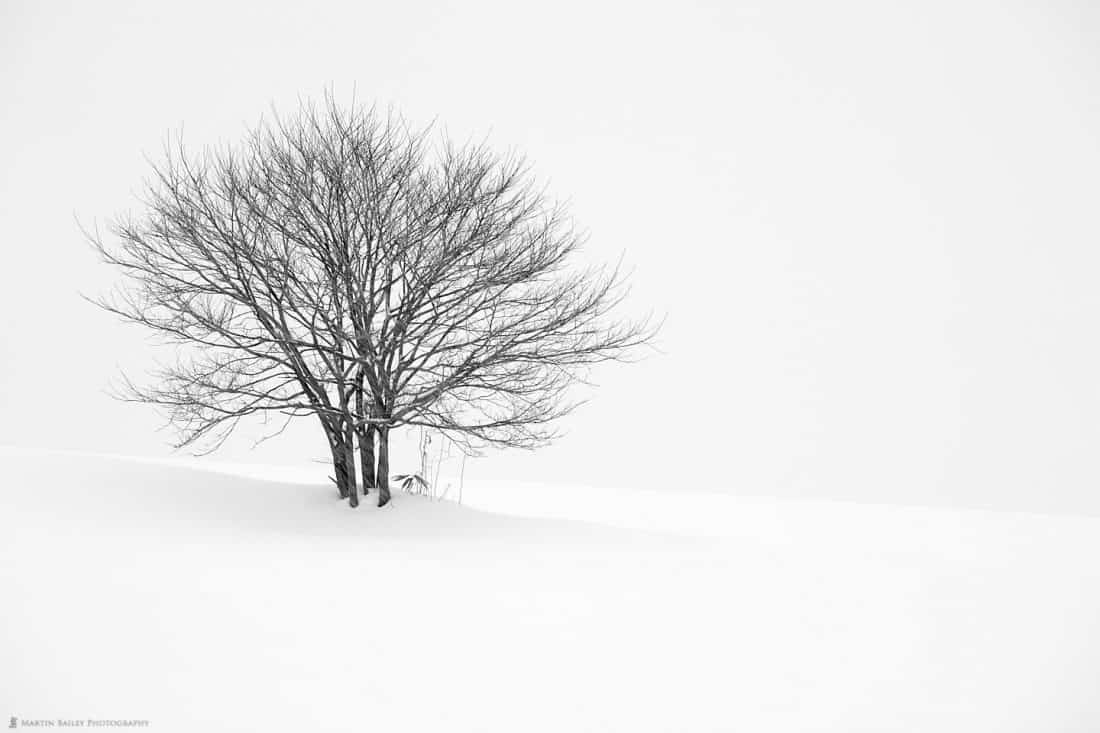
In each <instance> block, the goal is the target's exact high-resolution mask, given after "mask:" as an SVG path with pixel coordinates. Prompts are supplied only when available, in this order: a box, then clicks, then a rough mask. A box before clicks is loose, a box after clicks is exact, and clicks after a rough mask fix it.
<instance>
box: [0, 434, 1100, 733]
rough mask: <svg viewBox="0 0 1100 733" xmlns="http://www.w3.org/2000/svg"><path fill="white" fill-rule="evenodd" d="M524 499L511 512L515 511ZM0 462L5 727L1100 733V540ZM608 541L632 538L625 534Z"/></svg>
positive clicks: (807, 513) (100, 465)
mask: <svg viewBox="0 0 1100 733" xmlns="http://www.w3.org/2000/svg"><path fill="white" fill-rule="evenodd" d="M505 489H507V490H505ZM334 494H335V491H334V489H333V488H332V487H331V486H324V485H323V484H320V483H315V484H309V483H293V482H290V481H289V479H288V480H287V481H286V482H279V481H273V480H267V479H264V478H262V477H259V476H257V475H255V474H254V473H253V475H251V476H244V475H234V474H233V472H232V471H210V470H200V469H196V468H190V467H187V466H184V465H180V464H179V463H178V462H177V463H175V464H173V463H170V462H164V463H157V462H151V461H136V460H125V459H118V458H106V457H94V456H87V455H72V454H49V453H45V452H41V453H28V452H20V451H16V450H12V449H8V450H0V531H2V535H0V660H2V662H0V715H2V716H17V717H19V718H21V719H47V720H56V719H60V718H73V719H87V718H111V719H147V720H148V721H149V722H150V725H149V727H148V728H147V729H148V730H152V731H242V730H257V731H260V730H263V731H344V730H346V731H353V730H354V731H363V730H377V731H386V733H396V732H400V731H555V732H556V733H558V732H562V731H631V732H634V731H639V732H641V731H752V732H754V733H757V732H768V731H792V732H794V731H799V732H802V731H843V732H848V731H937V732H942V731H959V732H960V733H962V732H965V733H980V732H982V731H989V732H991V733H992V732H993V731H996V732H997V733H1003V732H1006V731H1020V732H1024V731H1027V732H1029V733H1030V732H1033V731H1043V732H1052V731H1097V730H1100V695H1098V694H1097V692H1098V690H1100V568H1098V565H1097V561H1096V560H1097V557H1098V556H1100V554H1098V550H1100V519H1096V518H1083V517H1082V518H1076V517H1060V516H1043V515H1026V514H1009V513H994V512H974V511H948V510H930V509H917V508H899V507H876V506H867V505H854V504H840V503H836V504H830V503H825V502H816V503H810V502H805V503H802V502H779V501H764V500H745V499H736V498H732V497H728V496H722V497H715V496H706V495H690V494H689V495H684V496H679V495H677V494H676V493H675V492H673V491H671V490H670V491H669V492H668V493H667V494H663V495H662V494H644V493H641V492H629V491H619V492H610V491H595V490H585V491H582V490H580V489H569V488H561V489H541V490H534V489H531V488H526V489H525V488H523V487H520V486H516V487H500V486H497V487H471V488H470V489H469V490H468V491H467V499H468V501H470V502H473V503H474V504H476V505H477V506H479V507H481V508H482V509H494V510H497V511H500V512H511V513H513V514H529V515H539V516H528V517H519V516H509V515H507V514H494V513H490V512H488V511H482V510H480V509H474V508H471V507H469V506H458V505H455V504H452V503H447V502H442V503H440V502H436V503H432V502H428V501H425V500H421V499H419V498H416V497H408V496H404V495H400V494H399V495H397V496H396V498H395V501H394V502H393V504H391V506H389V507H387V508H386V509H383V510H377V509H375V508H373V507H369V506H367V507H362V508H361V509H360V510H358V511H351V510H350V509H348V508H346V507H345V506H342V505H340V503H339V502H338V501H337V500H336V498H335V496H334ZM612 525H615V526H612Z"/></svg>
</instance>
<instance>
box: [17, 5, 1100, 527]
mask: <svg viewBox="0 0 1100 733" xmlns="http://www.w3.org/2000/svg"><path fill="white" fill-rule="evenodd" d="M1098 31H1100V12H1098V11H1097V10H1095V9H1094V8H1093V7H1092V6H1091V4H1090V3H1087V2H1031V3H1023V2H1017V3H1008V2H970V1H966V2H963V1H961V0H957V1H955V2H943V3H937V2H920V3H917V2H911V3H887V2H851V1H848V0H840V1H838V2H832V3H818V2H803V3H796V2H759V3H744V2H714V3H709V4H708V3H687V2H677V3H666V4H642V3H623V4H621V5H616V4H612V3H599V4H597V3H590V2H589V3H580V2H554V3H540V4H539V5H538V7H535V6H533V5H532V6H524V5H521V4H519V3H515V2H499V3H490V2H480V1H473V2H470V1H467V2H461V3H457V2H456V3H442V2H437V3H426V2H387V3H364V2H349V3H346V4H337V3H325V2H313V3H293V4H279V3H272V2H263V3H254V4H244V3H228V2H219V3H209V4H203V3H173V4H172V5H171V7H170V6H169V5H168V4H163V3H156V4H155V3H148V2H135V3H129V4H125V3H105V2H98V3H72V4H62V3H45V2H43V3H32V2H24V3H21V4H18V3H10V2H9V3H4V4H3V6H0V93H2V97H0V99H3V100H4V104H3V106H4V109H3V111H2V112H0V140H2V141H3V143H2V145H3V148H2V149H3V153H4V155H3V161H2V163H0V235H2V246H3V248H4V263H5V267H4V268H3V271H2V273H0V319H2V323H0V325H2V327H3V334H4V336H3V339H2V340H0V443H14V444H21V445H41V446H52V447H72V448H81V449H85V450H102V451H111V452H119V453H129V454H148V455H155V454H162V453H166V452H167V449H166V448H165V446H164V443H165V440H166V439H167V437H168V436H167V435H165V434H158V433H155V432H154V429H155V428H156V427H157V426H158V425H159V424H160V420H159V419H158V418H157V417H156V415H155V414H153V413H152V412H151V411H150V410H148V409H147V408H143V407H139V406H133V405H124V404H119V403H116V402H114V401H112V400H111V399H110V398H108V397H107V396H105V395H104V394H103V393H102V390H103V388H104V387H105V386H106V385H107V384H108V382H109V381H110V380H111V379H112V377H113V375H115V374H116V373H117V367H119V366H123V367H126V368H127V369H128V370H130V371H132V372H133V373H135V374H140V373H141V371H142V370H143V369H144V368H145V367H147V366H148V365H149V364H150V362H151V359H152V358H153V352H152V351H151V349H150V347H149V344H148V343H146V341H145V340H144V337H143V335H142V334H141V333H140V332H138V331H136V330H133V328H131V327H124V326H122V325H119V324H116V323H115V322H114V321H113V320H112V319H111V318H110V317H109V316H107V315H105V314H103V313H101V312H99V311H97V310H95V309H94V308H93V307H91V306H89V305H87V304H85V303H84V302H83V301H81V300H80V299H79V298H78V296H77V292H78V291H79V290H83V291H85V292H88V293H96V292H99V291H101V290H102V289H103V288H105V287H106V286H107V285H108V283H110V282H111V280H112V275H111V273H110V272H109V271H107V270H106V269H105V268H103V267H101V266H99V265H98V264H97V263H96V261H95V259H94V257H93V256H92V254H91V252H90V251H89V250H88V248H87V247H86V245H85V243H84V242H83V241H82V239H81V237H80V235H79V232H78V230H77V228H76V225H75V223H74V220H73V215H74V214H76V215H79V216H80V217H81V218H82V220H84V221H86V222H93V221H94V220H95V219H96V218H101V219H102V218H105V217H107V216H109V215H111V214H113V213H115V212H118V211H121V210H125V209H126V208H127V207H128V206H130V205H131V203H132V201H133V199H132V192H133V191H134V190H136V189H137V187H138V185H139V183H140V181H141V178H142V176H143V175H144V173H145V172H146V170H147V166H146V163H145V161H144V159H143V155H151V156H156V155H157V154H158V151H159V149H160V146H161V144H162V142H163V141H164V140H165V138H166V136H167V135H168V133H169V132H171V131H174V130H178V129H179V128H180V127H181V126H182V127H183V129H184V132H185V135H186V137H187V138H188V139H189V140H191V141H192V142H195V143H203V142H209V141H213V140H217V139H219V138H221V139H230V140H232V139H236V138H237V137H239V135H240V134H241V132H242V131H243V130H244V127H245V125H247V124H251V123H253V122H255V121H256V119H257V118H258V117H259V116H260V115H261V114H262V113H263V112H265V110H267V109H268V107H269V105H270V104H272V103H274V104H276V105H277V106H280V107H286V106H289V105H293V104H294V103H295V100H296V98H297V97H298V95H306V96H316V95H317V94H318V93H320V92H321V91H322V90H323V88H324V87H325V86H326V85H331V86H332V87H333V88H334V89H335V90H336V92H337V94H339V95H343V96H344V98H348V97H350V93H351V91H352V88H353V86H354V88H355V89H356V93H357V95H358V97H359V98H361V99H363V100H367V101H377V102H379V103H381V104H383V105H385V104H390V103H392V104H394V105H396V106H397V107H398V108H399V109H400V110H402V111H403V112H404V113H405V114H406V115H407V116H408V117H409V118H410V119H411V120H413V121H414V122H427V121H429V120H431V119H433V118H438V120H439V121H440V123H441V124H443V125H444V126H445V127H446V128H447V129H448V130H449V131H450V133H451V134H452V135H453V136H455V137H458V138H466V137H477V138H480V137H483V136H485V135H486V134H487V135H488V136H489V140H490V141H491V142H492V143H493V144H495V145H497V146H499V147H500V148H515V149H518V150H519V151H522V152H524V153H526V154H528V155H529V157H530V158H531V160H532V161H533V163H534V164H535V168H536V170H537V172H538V173H539V174H540V175H542V176H543V177H544V178H546V179H547V180H549V182H550V185H551V190H552V192H553V193H554V194H556V195H558V196H561V197H564V198H569V199H570V200H571V201H572V204H573V212H574V213H575V215H576V216H577V218H578V220H579V222H580V223H581V224H582V225H583V226H585V227H586V228H587V229H588V230H589V231H590V233H591V244H590V250H589V252H590V255H591V256H592V257H593V258H596V259H614V258H616V257H617V256H618V255H619V254H620V253H622V254H625V257H626V260H627V262H628V263H629V264H630V265H632V266H633V267H634V268H635V271H634V283H635V287H634V291H633V294H632V299H631V307H632V308H634V309H635V310H636V311H637V312H639V313H644V312H645V311H647V310H648V309H649V308H651V307H652V308H653V309H655V310H657V311H661V312H667V313H668V321H667V325H666V329H665V331H664V334H663V337H662V340H661V346H662V348H663V349H664V351H665V352H666V353H665V355H663V356H659V357H654V358H651V359H649V360H648V361H646V362H644V363H641V364H636V365H632V366H623V367H611V368H608V369H605V370H602V371H601V372H600V373H599V375H598V377H599V380H600V381H601V383H602V384H601V387H600V389H599V390H598V391H596V392H595V393H594V394H593V395H592V397H593V400H592V402H591V403H590V404H589V405H588V406H586V407H585V408H584V409H582V410H581V411H580V412H578V413H577V414H576V415H575V416H574V417H573V418H572V419H571V420H570V421H569V422H568V423H567V424H566V425H565V427H566V428H567V429H568V431H569V435H568V437H566V438H565V439H563V440H562V441H561V442H560V443H559V444H557V445H556V446H554V447H551V448H548V449H545V450H542V451H539V452H537V453H514V454H508V453H492V454H490V455H489V456H488V457H485V458H482V459H479V460H478V461H476V462H475V463H472V464H471V468H470V471H471V473H472V475H473V476H474V477H484V478H498V479H499V478H509V477H515V478H523V479H537V480H539V481H545V482H559V481H566V482H573V483H591V484H603V485H611V486H643V487H649V488H664V487H667V488H670V489H673V488H679V487H683V486H694V487H699V488H723V489H726V490H730V491H734V492H737V493H744V494H771V495H783V496H810V497H831V498H857V499H870V500H880V501H887V502H895V501H900V502H916V503H943V502H952V503H960V504H969V505H998V506H1006V507H1021V508H1022V507H1027V508H1036V509H1075V510H1086V511H1093V512H1100V492H1098V491H1097V490H1096V489H1097V488H1100V462H1098V460H1097V455H1098V454H1100V452H1098V451H1097V449H1096V447H1097V446H1098V445H1100V418H1098V415H1100V410H1098V408H1100V386H1098V381H1097V375H1098V374H1100V344H1098V337H1097V323H1098V317H1100V292H1098V290H1097V288H1096V280H1097V274H1098V265H1100V250H1098V248H1097V242H1098V238H1097V235H1098V233H1100V219H1098V217H1097V213H1096V212H1097V200H1098V198H1097V194H1098V193H1100V190H1098V189H1100V143H1098V138H1097V130H1100V101H1098V100H1100V95H1097V94H1096V89H1097V88H1100V87H1098V82H1100V68H1098V61H1100V51H1098V49H1100V43H1098V41H1100V37H1098ZM249 444H250V443H249V441H247V440H240V441H236V442H234V443H232V444H231V445H229V446H228V447H227V449H226V451H225V454H224V456H222V458H224V459H228V460H255V461H295V460H305V459H309V458H312V457H323V455H324V449H323V442H322V438H321V436H320V433H319V431H318V430H317V428H315V427H314V426H313V425H312V424H309V423H306V424H305V425H304V426H303V427H302V428H301V429H300V430H297V431H294V432H293V433H291V434H288V436H286V438H285V439H284V440H281V441H279V442H277V443H273V444H271V445H269V446H267V447H265V448H263V449H261V450H259V451H257V452H255V453H252V454H249V453H248V446H249ZM395 468H396V469H397V470H401V468H402V467H401V466H396V467H395ZM43 480H44V481H47V480H48V472H46V473H44V475H43Z"/></svg>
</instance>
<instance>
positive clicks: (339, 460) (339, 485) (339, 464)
mask: <svg viewBox="0 0 1100 733" xmlns="http://www.w3.org/2000/svg"><path fill="white" fill-rule="evenodd" d="M329 447H330V448H331V449H332V471H333V473H335V474H336V489H337V490H338V491H339V492H340V498H341V499H346V498H348V460H347V455H346V453H347V451H345V450H344V441H343V438H341V437H340V436H339V435H332V436H329Z"/></svg>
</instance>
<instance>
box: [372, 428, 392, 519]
mask: <svg viewBox="0 0 1100 733" xmlns="http://www.w3.org/2000/svg"><path fill="white" fill-rule="evenodd" d="M375 483H376V484H377V485H378V506H386V504H388V503H389V501H390V429H389V427H388V426H385V425H380V426H378V475H377V476H376V477H375Z"/></svg>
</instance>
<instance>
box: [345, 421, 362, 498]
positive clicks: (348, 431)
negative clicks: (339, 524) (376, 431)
mask: <svg viewBox="0 0 1100 733" xmlns="http://www.w3.org/2000/svg"><path fill="white" fill-rule="evenodd" d="M344 463H345V464H346V465H347V474H348V476H347V481H348V497H349V498H350V499H351V502H350V503H351V506H352V507H353V508H354V507H357V506H359V487H358V486H356V485H355V429H354V428H352V426H351V422H350V421H349V422H348V423H347V425H346V427H345V428H344Z"/></svg>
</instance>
